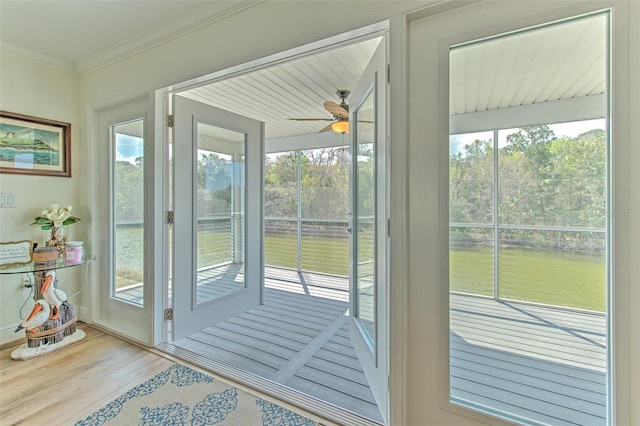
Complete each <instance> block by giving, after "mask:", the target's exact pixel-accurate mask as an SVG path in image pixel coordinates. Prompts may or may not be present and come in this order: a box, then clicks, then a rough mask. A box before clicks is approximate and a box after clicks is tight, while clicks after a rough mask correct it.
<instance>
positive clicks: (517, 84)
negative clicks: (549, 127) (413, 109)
mask: <svg viewBox="0 0 640 426" xmlns="http://www.w3.org/2000/svg"><path fill="white" fill-rule="evenodd" d="M254 4H257V2H254V1H244V2H240V1H228V2H224V1H190V0H183V1H177V0H167V1H154V0H142V1H117V0H116V1H59V0H51V1H23V0H20V1H14V0H0V42H1V47H2V49H4V50H8V51H12V52H14V53H19V54H20V53H22V54H24V55H26V56H31V57H35V56H41V57H43V58H48V59H49V60H50V62H57V63H59V64H63V65H65V64H66V66H67V67H68V68H72V69H75V70H76V71H78V72H80V74H82V72H83V70H86V69H90V68H91V67H92V66H94V65H95V64H97V63H98V62H99V60H102V61H104V60H108V59H109V58H116V57H118V55H124V54H126V52H127V51H136V50H138V51H139V50H140V49H141V48H144V46H148V45H149V43H150V41H151V40H154V39H158V40H160V39H163V38H166V37H172V36H175V35H176V34H179V33H180V30H181V28H183V27H185V28H186V27H188V26H192V25H194V23H202V22H203V20H204V21H206V20H209V21H211V22H213V21H212V20H214V19H221V18H222V17H224V16H225V15H230V14H233V13H238V12H239V11H241V10H243V9H246V8H248V7H251V6H252V5H254ZM214 25H215V24H214ZM605 33H606V20H605V19H604V18H599V19H588V20H576V21H573V22H571V23H569V24H563V25H562V26H557V27H548V28H544V29H541V30H537V31H530V32H526V33H521V34H516V35H513V36H509V37H502V38H499V39H495V40H491V41H488V42H483V43H476V44H471V45H468V46H464V47H461V48H458V49H455V50H454V51H453V52H452V54H451V70H452V71H451V86H450V97H451V105H450V107H451V109H450V110H451V114H453V115H462V114H468V113H474V112H481V111H501V110H504V109H506V108H512V107H520V106H522V105H529V104H534V105H535V104H537V105H538V106H540V105H545V104H550V103H553V102H555V101H558V100H566V99H579V98H588V97H593V95H600V94H602V93H604V91H605V78H604V76H605V71H606V55H605V54H604V52H605V43H606V39H605V36H604V35H605ZM378 42H379V39H373V40H365V41H361V42H359V43H357V44H354V45H350V46H343V47H341V48H338V49H334V50H331V51H324V52H321V53H318V54H314V55H311V56H307V57H304V58H300V59H296V60H292V61H289V62H285V63H282V64H278V65H275V66H272V67H269V68H264V69H260V70H258V71H255V72H252V73H249V74H244V75H241V76H238V77H234V78H231V79H228V80H225V81H221V82H217V83H214V84H210V85H208V86H202V87H199V88H197V89H191V90H189V91H188V92H185V93H184V95H185V96H188V97H190V98H192V99H195V100H200V101H202V102H206V103H208V104H211V105H214V106H217V107H220V108H224V109H227V110H230V111H232V112H236V113H238V114H242V115H246V116H249V117H251V118H255V119H258V120H260V121H264V122H265V123H266V132H267V137H268V138H276V137H284V136H290V135H300V134H311V133H315V132H317V131H318V130H319V129H321V128H322V127H324V126H325V125H326V124H327V123H325V122H322V121H307V122H301V121H291V120H287V119H288V118H296V117H311V118H316V117H317V118H323V117H326V118H331V115H330V114H329V113H328V112H327V111H325V110H324V108H323V106H322V105H323V103H324V101H326V100H333V101H335V102H339V100H338V98H337V96H336V93H335V92H336V91H337V90H339V89H348V90H352V91H353V89H354V87H355V84H356V82H357V81H358V80H359V78H360V76H361V74H362V71H363V70H364V67H365V66H366V64H367V62H368V59H369V58H370V56H371V55H372V53H373V51H374V50H375V48H376V46H377V44H378Z"/></svg>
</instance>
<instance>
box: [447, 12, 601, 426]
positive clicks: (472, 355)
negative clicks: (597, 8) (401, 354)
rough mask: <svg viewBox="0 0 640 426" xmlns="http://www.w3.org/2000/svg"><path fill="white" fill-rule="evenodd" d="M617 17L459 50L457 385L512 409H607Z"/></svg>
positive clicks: (458, 395)
mask: <svg viewBox="0 0 640 426" xmlns="http://www.w3.org/2000/svg"><path fill="white" fill-rule="evenodd" d="M607 21H608V16H607V15H606V14H600V15H595V16H591V17H586V18H582V19H576V20H572V21H567V22H563V23H557V24H553V25H549V26H547V27H542V28H536V29H531V30H528V31H523V32H520V33H515V34H509V35H505V36H503V37H497V38H495V39H490V40H482V41H478V42H475V43H469V44H465V45H463V46H459V47H456V48H454V49H452V50H451V52H450V65H451V72H450V76H451V99H452V104H453V105H452V119H451V122H452V129H451V130H452V132H451V133H452V134H451V137H450V142H449V240H450V257H449V259H450V263H449V267H450V274H449V288H450V291H451V296H450V324H451V329H450V331H451V335H450V336H451V337H450V366H451V370H450V371H451V376H450V380H451V398H452V400H453V401H454V402H457V403H460V404H464V405H468V406H472V407H476V408H478V409H481V410H483V411H487V412H491V413H495V414H498V415H500V416H504V417H507V418H509V419H511V420H514V421H516V422H521V423H534V424H538V423H545V424H569V423H577V424H589V425H597V424H605V423H606V419H607V412H608V411H607V401H608V396H607V380H608V379H607V373H608V372H607V356H608V352H607V341H608V338H607V327H606V324H607V321H606V314H607V292H608V290H607V289H608V283H607V265H608V218H607V211H608V208H609V201H608V200H609V198H608V197H609V195H608V190H607V188H608V169H607V158H608V148H607V147H608V145H609V137H608V131H607V120H606V111H607V101H606V93H607V74H606V69H607V66H606V64H607V60H606V58H607V56H608V52H607V49H606V45H607ZM575 55H578V56H575ZM577 57H580V58H581V59H584V58H585V57H587V58H588V60H586V61H584V60H580V61H577V60H576V58H577ZM488 64H489V65H488ZM489 69H491V70H492V72H491V73H485V71H487V70H489ZM472 70H473V73H471V71H472ZM463 104H464V106H463ZM461 109H466V111H461ZM509 124H517V125H515V126H514V125H509ZM465 127H467V128H469V129H470V130H471V131H466V132H464V131H460V129H464V128H465Z"/></svg>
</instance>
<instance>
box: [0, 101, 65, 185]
mask: <svg viewBox="0 0 640 426" xmlns="http://www.w3.org/2000/svg"><path fill="white" fill-rule="evenodd" d="M0 173H16V174H24V175H43V176H62V177H71V124H69V123H63V122H61V121H55V120H48V119H45V118H38V117H31V116H28V115H24V114H17V113H14V112H8V111H0Z"/></svg>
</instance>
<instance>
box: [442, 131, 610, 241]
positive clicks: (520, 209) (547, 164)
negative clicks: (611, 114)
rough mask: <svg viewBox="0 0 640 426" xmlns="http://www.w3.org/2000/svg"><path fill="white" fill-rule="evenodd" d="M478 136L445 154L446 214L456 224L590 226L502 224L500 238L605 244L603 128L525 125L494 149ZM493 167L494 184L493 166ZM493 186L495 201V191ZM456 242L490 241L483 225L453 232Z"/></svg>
mask: <svg viewBox="0 0 640 426" xmlns="http://www.w3.org/2000/svg"><path fill="white" fill-rule="evenodd" d="M497 149H498V152H497V163H496V161H495V158H494V157H495V155H494V153H495V150H496V143H494V141H492V140H480V139H477V140H475V141H474V142H473V143H471V144H468V145H466V146H465V147H464V149H463V150H462V151H460V152H457V153H454V154H450V158H449V218H450V222H452V223H454V224H469V225H471V224H483V225H491V224H493V221H494V215H497V222H498V225H501V226H504V227H509V226H515V227H518V226H534V227H555V228H588V229H591V230H594V232H592V233H589V232H571V231H562V230H558V231H557V232H553V231H545V232H532V231H527V230H522V229H520V230H506V231H504V232H503V233H502V234H503V236H504V239H503V240H502V241H501V242H500V243H501V244H513V245H526V246H532V247H537V246H539V247H541V248H560V249H570V250H583V251H601V250H603V244H604V234H603V233H601V232H599V231H601V230H603V229H604V228H605V227H606V220H607V218H606V215H607V203H606V199H607V194H606V182H607V180H606V173H607V168H606V164H607V162H606V155H607V150H606V133H605V132H604V131H603V130H601V129H595V130H590V131H587V132H585V133H582V134H580V135H578V136H577V137H575V138H570V137H556V135H555V134H554V132H553V131H552V130H551V129H550V128H549V126H546V125H539V126H530V127H523V128H521V129H519V130H518V131H517V132H515V133H512V134H510V135H508V136H507V138H506V144H505V145H504V146H502V147H499V148H497ZM495 167H497V173H496V175H497V184H495V182H494V168H495ZM496 189H497V204H496V205H494V191H495V190H496ZM452 234H453V235H454V240H455V239H457V238H459V239H460V240H461V241H462V240H465V239H469V240H470V241H475V242H480V243H487V244H492V234H491V232H487V231H486V228H485V229H484V230H483V229H482V228H473V227H469V228H466V229H461V228H458V229H455V230H452Z"/></svg>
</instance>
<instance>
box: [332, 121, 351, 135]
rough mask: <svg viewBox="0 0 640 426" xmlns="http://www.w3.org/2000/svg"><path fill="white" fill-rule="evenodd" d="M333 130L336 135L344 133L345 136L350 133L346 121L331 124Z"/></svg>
mask: <svg viewBox="0 0 640 426" xmlns="http://www.w3.org/2000/svg"><path fill="white" fill-rule="evenodd" d="M331 130H333V131H334V132H336V133H342V134H343V135H344V134H345V133H349V122H348V121H344V120H340V121H336V122H335V123H333V124H331Z"/></svg>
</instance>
